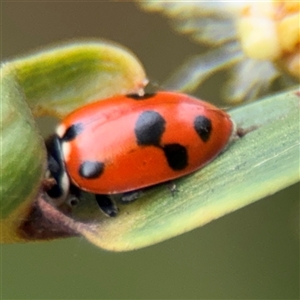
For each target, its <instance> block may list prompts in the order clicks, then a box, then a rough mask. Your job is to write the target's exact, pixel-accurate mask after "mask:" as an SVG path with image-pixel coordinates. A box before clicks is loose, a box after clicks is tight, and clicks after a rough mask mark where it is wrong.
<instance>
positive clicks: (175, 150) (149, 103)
mask: <svg viewBox="0 0 300 300" xmlns="http://www.w3.org/2000/svg"><path fill="white" fill-rule="evenodd" d="M234 128H235V126H234V123H233V121H232V120H231V118H230V116H229V115H228V114H227V113H226V112H224V111H222V110H220V109H218V108H217V107H215V106H213V105H211V104H209V103H207V102H204V101H201V100H198V99H196V98H193V97H191V96H188V95H185V94H181V93H176V92H157V93H155V94H145V95H144V96H138V95H126V96H125V95H123V96H116V97H112V98H110V99H106V100H101V101H98V102H94V103H91V104H88V105H86V106H84V107H81V108H79V109H77V110H76V111H74V112H72V113H71V114H70V115H69V116H67V117H66V118H65V119H64V120H63V121H62V123H61V124H60V125H59V126H58V128H57V130H56V134H55V135H54V136H53V137H52V138H51V139H50V140H49V141H48V142H47V148H48V165H49V167H48V169H49V171H50V173H51V176H52V177H53V178H54V179H55V181H56V184H55V185H54V186H53V187H52V188H51V189H50V190H49V191H48V195H49V196H50V197H51V198H54V199H59V200H61V201H64V200H65V199H66V197H67V195H69V194H70V187H73V190H74V187H77V189H79V190H83V191H87V192H89V193H93V194H95V195H96V200H97V202H98V204H99V206H100V207H101V208H102V210H103V211H104V212H105V213H106V214H107V215H110V216H113V215H115V214H116V212H117V208H116V207H115V206H114V204H113V203H112V201H111V200H110V197H109V195H111V194H123V193H126V192H131V191H135V190H140V189H142V188H145V187H149V186H152V185H155V184H159V183H162V182H166V181H170V180H172V179H175V178H178V177H181V176H183V175H186V174H189V173H191V172H194V171H195V170H197V169H199V168H201V167H203V166H204V165H206V164H207V163H209V162H210V161H211V160H212V159H213V158H215V157H216V156H217V155H218V154H219V153H220V152H221V151H222V150H224V148H225V147H226V145H227V144H228V143H229V141H230V140H231V137H232V136H233V134H234V132H235V129H234ZM75 190H76V189H75ZM75 194H76V192H75ZM77 196H78V195H77Z"/></svg>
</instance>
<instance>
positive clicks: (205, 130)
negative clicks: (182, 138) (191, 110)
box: [194, 116, 212, 142]
mask: <svg viewBox="0 0 300 300" xmlns="http://www.w3.org/2000/svg"><path fill="white" fill-rule="evenodd" d="M194 128H195V130H196V132H197V134H198V135H199V137H200V138H201V140H202V141H203V142H207V141H208V140H209V138H210V134H211V130H212V126H211V121H210V119H208V118H206V117H204V116H198V117H196V119H195V121H194Z"/></svg>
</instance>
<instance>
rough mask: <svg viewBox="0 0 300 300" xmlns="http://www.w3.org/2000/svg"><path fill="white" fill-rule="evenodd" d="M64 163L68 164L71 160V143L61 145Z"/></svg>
mask: <svg viewBox="0 0 300 300" xmlns="http://www.w3.org/2000/svg"><path fill="white" fill-rule="evenodd" d="M61 150H62V155H63V159H64V161H65V162H66V163H67V162H68V161H69V160H70V153H71V145H70V143H69V142H63V143H62V145H61Z"/></svg>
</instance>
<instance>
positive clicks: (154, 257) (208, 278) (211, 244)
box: [0, 1, 300, 299]
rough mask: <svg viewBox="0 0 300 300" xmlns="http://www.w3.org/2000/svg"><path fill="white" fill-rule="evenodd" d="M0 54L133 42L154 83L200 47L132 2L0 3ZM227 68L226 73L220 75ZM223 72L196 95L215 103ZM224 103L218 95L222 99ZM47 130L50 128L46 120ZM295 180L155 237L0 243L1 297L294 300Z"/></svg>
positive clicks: (296, 254)
mask: <svg viewBox="0 0 300 300" xmlns="http://www.w3.org/2000/svg"><path fill="white" fill-rule="evenodd" d="M1 5H2V40H1V50H2V59H3V60H7V59H10V58H13V57H14V56H16V55H21V54H24V53H26V52H28V51H30V50H33V49H37V48H38V47H42V46H45V45H47V44H49V43H57V42H59V41H65V40H66V39H74V38H76V39H77V38H80V37H84V38H88V37H92V38H95V37H96V38H97V37H101V38H106V39H110V40H113V41H116V42H119V43H121V44H123V45H124V46H126V47H128V48H129V49H131V50H132V51H133V52H134V53H136V55H137V56H138V57H139V58H140V60H141V61H142V62H143V64H144V66H145V68H146V70H147V73H148V76H149V78H150V80H152V81H153V82H156V83H157V84H159V83H160V82H162V81H163V80H164V79H166V77H167V76H168V75H169V74H170V73H171V72H172V71H173V70H174V69H175V68H176V67H177V66H179V65H180V63H182V62H183V61H184V59H186V58H187V57H189V56H190V55H193V54H197V53H199V51H200V47H199V46H198V45H196V44H193V43H192V42H190V41H189V40H188V38H187V37H185V36H180V35H178V34H176V33H174V32H173V31H172V30H171V28H170V27H169V24H168V21H167V20H166V19H164V18H162V17H161V16H158V15H154V14H147V13H145V12H143V11H140V10H139V9H138V8H137V7H136V6H135V5H134V4H133V3H130V2H128V3H127V2H122V3H118V2H44V1H40V2H25V1H24V2H22V1H21V2H2V4H1ZM225 75H226V74H225V73H224V74H222V76H225ZM222 76H214V77H213V78H212V79H210V80H208V81H207V83H206V84H205V87H204V88H201V90H199V92H198V94H197V96H198V97H202V98H205V99H208V100H210V101H212V99H215V102H216V103H217V102H218V96H219V95H218V93H217V92H218V88H216V86H218V85H219V84H220V82H221V81H222ZM223 105H224V104H223ZM40 123H41V127H42V130H43V132H44V134H46V132H48V133H49V132H51V131H52V130H53V128H52V127H49V126H51V125H49V123H46V120H45V119H43V120H42V122H40ZM299 193H300V190H299V184H297V185H294V186H292V187H290V188H288V189H286V190H283V191H281V192H280V193H277V194H276V195H273V196H270V197H268V198H266V199H263V200H262V201H259V202H257V203H255V204H252V205H250V206H248V207H246V208H244V209H241V210H239V211H237V212H235V213H232V214H230V215H228V216H225V217H223V218H221V219H219V220H216V221H214V222H212V223H210V224H208V225H206V226H204V227H203V228H199V229H197V230H194V231H192V232H190V233H187V234H184V235H181V236H179V237H176V238H174V239H171V240H168V241H165V242H163V243H161V244H158V245H155V246H152V247H148V248H145V249H141V250H138V251H133V252H127V253H111V252H106V251H103V250H101V249H98V248H96V247H95V246H93V245H91V244H89V243H88V242H87V241H85V240H84V239H83V238H73V239H66V240H60V241H53V242H49V243H37V244H22V245H21V244H20V245H2V246H1V275H0V276H1V299H118V298H122V299H147V298H148V299H149V298H152V299H159V298H168V299H175V298H177V299H188V298H190V299H191V298H194V299H207V298H209V299H212V298H215V299H216V298H217V299H228V298H230V299H246V298H248V299H299V298H300V297H299V198H300V195H299Z"/></svg>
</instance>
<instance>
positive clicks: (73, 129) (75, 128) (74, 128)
mask: <svg viewBox="0 0 300 300" xmlns="http://www.w3.org/2000/svg"><path fill="white" fill-rule="evenodd" d="M82 130H83V124H81V123H77V124H73V125H71V126H70V127H69V128H67V130H66V132H65V134H64V135H63V136H62V137H61V139H62V140H63V141H64V142H70V141H72V140H74V139H75V138H76V136H78V135H79V134H80V133H81V132H82Z"/></svg>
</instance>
